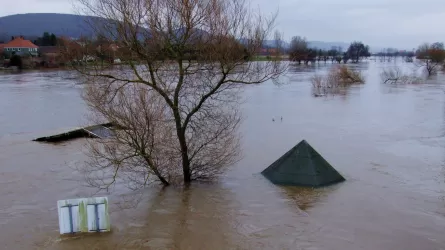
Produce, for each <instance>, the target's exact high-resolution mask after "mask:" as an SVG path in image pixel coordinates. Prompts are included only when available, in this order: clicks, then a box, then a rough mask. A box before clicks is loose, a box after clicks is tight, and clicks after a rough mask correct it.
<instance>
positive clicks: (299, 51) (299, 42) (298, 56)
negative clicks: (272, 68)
mask: <svg viewBox="0 0 445 250" xmlns="http://www.w3.org/2000/svg"><path fill="white" fill-rule="evenodd" d="M308 54H309V48H308V42H307V40H306V38H304V37H300V36H294V37H293V38H292V41H291V42H290V48H289V56H290V58H291V60H292V61H297V62H298V64H301V62H302V61H306V60H307V57H308Z"/></svg>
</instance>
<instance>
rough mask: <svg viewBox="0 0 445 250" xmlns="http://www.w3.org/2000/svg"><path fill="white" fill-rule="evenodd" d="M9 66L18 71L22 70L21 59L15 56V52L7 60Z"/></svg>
mask: <svg viewBox="0 0 445 250" xmlns="http://www.w3.org/2000/svg"><path fill="white" fill-rule="evenodd" d="M9 66H10V67H11V66H15V67H17V68H19V69H22V68H23V62H22V58H21V57H20V56H19V55H16V54H15V52H13V55H12V56H11V59H10V60H9Z"/></svg>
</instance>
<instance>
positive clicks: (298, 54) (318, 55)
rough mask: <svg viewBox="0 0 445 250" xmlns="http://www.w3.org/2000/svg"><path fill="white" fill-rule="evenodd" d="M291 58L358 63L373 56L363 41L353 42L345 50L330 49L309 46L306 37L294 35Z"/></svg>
mask: <svg viewBox="0 0 445 250" xmlns="http://www.w3.org/2000/svg"><path fill="white" fill-rule="evenodd" d="M288 53H289V58H290V60H292V61H295V62H298V64H301V63H302V62H303V63H305V64H309V63H310V62H311V63H313V62H315V61H324V62H327V61H332V62H337V63H341V62H343V63H348V62H349V61H351V62H353V63H358V62H359V61H360V60H361V59H362V58H364V57H369V56H371V53H370V52H369V46H367V45H365V44H363V43H362V42H353V43H351V45H350V46H349V48H348V49H347V51H345V52H343V49H342V48H341V47H332V48H331V49H330V50H323V49H317V48H311V47H309V43H308V41H307V40H306V38H304V37H299V36H296V37H293V38H292V41H291V43H290V46H289V50H288Z"/></svg>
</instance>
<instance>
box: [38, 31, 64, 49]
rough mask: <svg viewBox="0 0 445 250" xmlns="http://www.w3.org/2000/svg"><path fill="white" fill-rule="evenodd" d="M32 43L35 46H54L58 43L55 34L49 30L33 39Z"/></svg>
mask: <svg viewBox="0 0 445 250" xmlns="http://www.w3.org/2000/svg"><path fill="white" fill-rule="evenodd" d="M33 43H34V44H35V45H37V46H56V45H57V44H58V42H57V36H56V35H54V34H53V33H51V34H50V33H49V32H44V33H43V35H42V36H41V37H38V38H37V39H36V40H34V41H33Z"/></svg>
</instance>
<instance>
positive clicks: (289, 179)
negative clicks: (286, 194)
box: [261, 140, 345, 187]
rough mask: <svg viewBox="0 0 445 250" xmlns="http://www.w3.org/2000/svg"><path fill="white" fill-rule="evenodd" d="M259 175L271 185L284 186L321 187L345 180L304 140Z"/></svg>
mask: <svg viewBox="0 0 445 250" xmlns="http://www.w3.org/2000/svg"><path fill="white" fill-rule="evenodd" d="M261 173H262V174H263V175H264V176H265V177H266V178H267V179H269V180H270V181H271V182H272V183H274V184H278V185H286V186H309V187H321V186H327V185H331V184H335V183H338V182H342V181H344V180H345V178H343V176H341V175H340V174H339V173H338V172H337V170H335V169H334V168H333V167H332V166H331V164H329V163H328V162H327V161H326V160H325V159H324V158H323V157H322V156H321V155H320V154H319V153H318V152H317V151H316V150H315V149H314V148H312V147H311V145H309V143H307V142H306V141H305V140H303V141H301V142H300V143H299V144H298V145H296V146H295V147H293V148H292V149H291V150H289V151H288V152H287V153H285V154H284V155H283V156H282V157H281V158H279V159H278V160H277V161H275V162H274V163H273V164H272V165H270V166H269V167H268V168H266V169H265V170H264V171H263V172H261Z"/></svg>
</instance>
